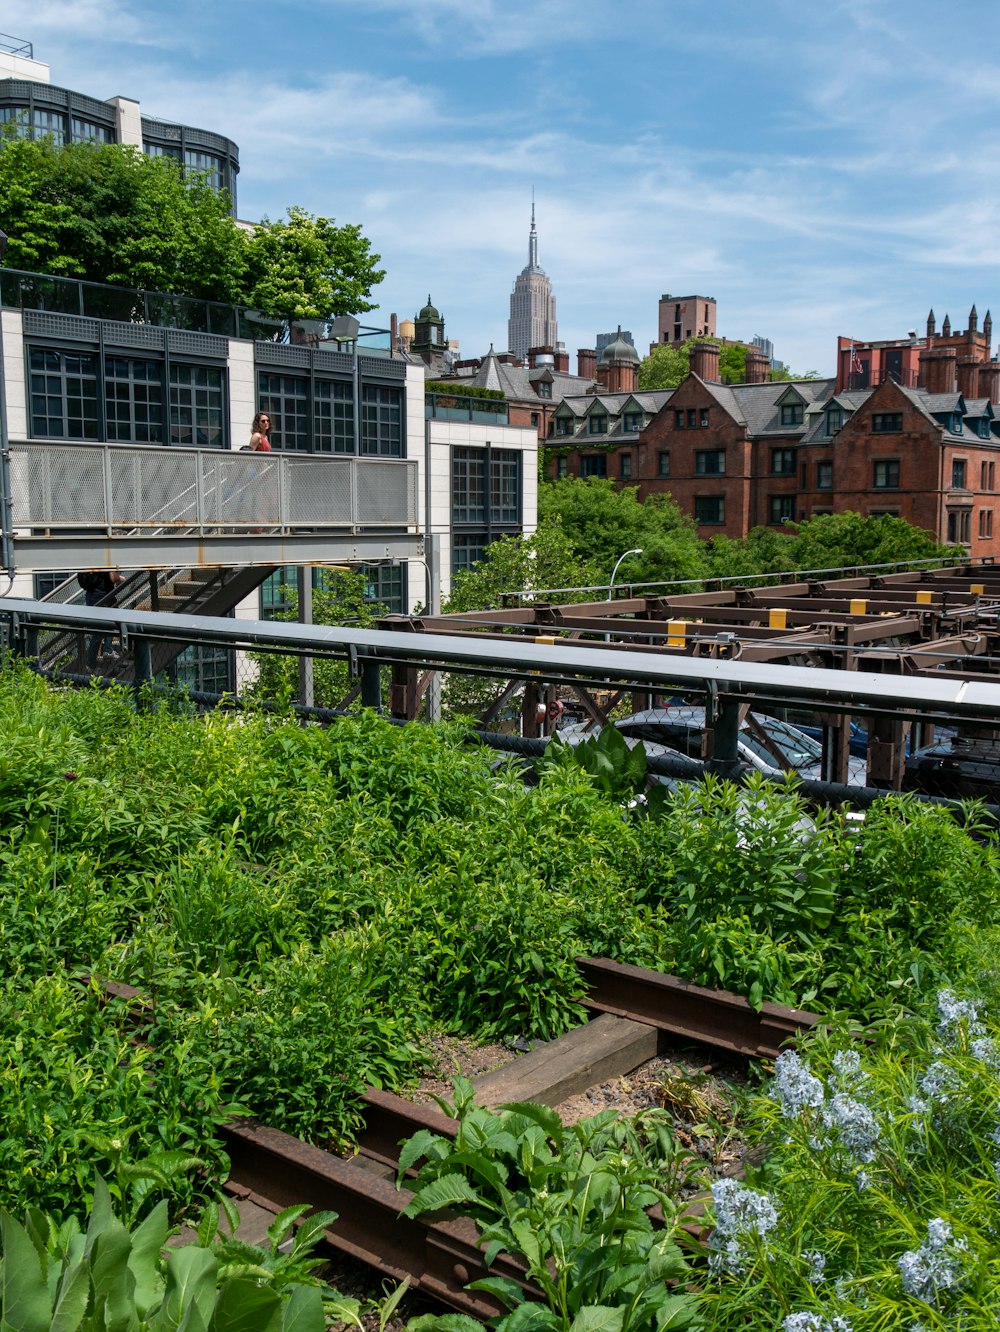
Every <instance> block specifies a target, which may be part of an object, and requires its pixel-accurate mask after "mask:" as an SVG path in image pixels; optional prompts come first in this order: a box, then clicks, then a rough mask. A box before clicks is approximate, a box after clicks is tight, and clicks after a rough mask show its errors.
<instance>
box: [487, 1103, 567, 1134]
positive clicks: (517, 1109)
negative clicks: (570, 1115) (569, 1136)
mask: <svg viewBox="0 0 1000 1332" xmlns="http://www.w3.org/2000/svg"><path fill="white" fill-rule="evenodd" d="M502 1108H503V1109H504V1110H505V1111H512V1112H513V1113H514V1114H517V1115H523V1116H524V1118H525V1119H528V1120H530V1121H531V1122H532V1123H533V1124H537V1125H538V1126H539V1128H541V1129H543V1130H544V1131H545V1135H546V1137H549V1138H553V1139H555V1141H556V1142H561V1141H562V1138H563V1134H564V1132H565V1129H564V1127H563V1122H562V1120H561V1119H560V1118H559V1116H558V1115H557V1114H556V1112H555V1111H554V1110H552V1109H551V1108H550V1107H549V1106H547V1105H536V1104H535V1102H534V1101H511V1102H510V1103H509V1104H508V1105H505V1106H503V1107H502Z"/></svg>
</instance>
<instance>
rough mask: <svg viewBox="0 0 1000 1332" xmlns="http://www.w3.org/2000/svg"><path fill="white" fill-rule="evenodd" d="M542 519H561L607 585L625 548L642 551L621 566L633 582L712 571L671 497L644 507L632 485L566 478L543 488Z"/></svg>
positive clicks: (660, 497) (656, 498) (704, 549)
mask: <svg viewBox="0 0 1000 1332" xmlns="http://www.w3.org/2000/svg"><path fill="white" fill-rule="evenodd" d="M538 515H539V520H540V521H544V520H545V519H546V518H557V519H558V520H559V522H560V524H561V527H562V530H563V532H564V533H565V535H566V537H567V538H568V539H569V540H570V542H571V543H572V546H573V548H574V550H575V551H576V553H577V554H578V555H579V556H580V557H581V558H582V557H584V556H586V557H587V558H588V559H590V560H592V561H593V562H594V564H596V566H597V567H598V569H599V570H600V578H599V579H598V580H597V581H598V582H602V583H607V582H608V580H609V579H610V577H611V573H612V571H613V569H614V566H615V563H616V561H617V560H618V557H619V556H620V555H623V554H624V553H625V551H627V550H633V549H640V550H641V551H642V554H641V555H633V556H630V557H629V559H628V561H627V563H624V564H623V565H622V567H621V577H622V578H623V579H625V580H627V581H629V582H635V583H644V582H676V581H681V580H684V579H690V578H702V577H704V576H705V575H706V574H707V572H708V561H707V558H706V553H707V547H706V546H705V545H704V543H703V542H701V541H699V540H698V537H697V535H696V532H695V527H694V523H693V522H692V520H691V519H690V518H688V517H686V516H685V515H684V514H682V513H681V511H680V509H679V508H678V507H677V505H676V504H675V503H674V501H673V499H672V498H671V497H670V496H669V495H651V496H649V498H648V499H646V500H645V501H643V502H642V503H640V501H639V492H638V489H637V488H636V487H634V486H630V487H627V488H625V489H622V490H619V489H617V488H616V486H615V483H614V482H613V481H611V480H607V479H604V478H601V477H590V478H588V479H587V480H583V479H581V478H578V477H564V478H563V479H562V480H561V481H553V482H550V483H549V484H547V485H544V486H541V487H540V488H539V494H538Z"/></svg>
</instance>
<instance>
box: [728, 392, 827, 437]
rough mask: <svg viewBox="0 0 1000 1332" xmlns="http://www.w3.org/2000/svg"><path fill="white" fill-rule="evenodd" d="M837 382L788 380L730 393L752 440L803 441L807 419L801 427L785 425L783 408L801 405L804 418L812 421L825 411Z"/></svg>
mask: <svg viewBox="0 0 1000 1332" xmlns="http://www.w3.org/2000/svg"><path fill="white" fill-rule="evenodd" d="M835 383H836V380H834V379H797V380H794V381H792V382H791V383H789V382H788V381H787V380H786V381H778V382H777V383H765V384H734V385H733V386H732V388H731V389H730V392H731V393H732V394H733V397H734V399H735V401H736V403H737V404H738V407H739V412H740V414H741V416H742V419H743V421H744V422H745V423H746V428H747V434H748V435H749V436H751V438H752V437H754V436H756V435H788V436H789V437H790V438H800V437H801V436H802V435H804V434H805V432H806V420H804V421H803V422H802V424H800V425H782V424H781V410H780V409H781V407H782V405H783V404H787V403H788V402H795V403H799V402H801V403H802V405H803V407H804V409H805V410H804V412H803V416H804V417H806V418H807V419H808V416H809V415H811V414H813V413H814V412H815V413H819V412H821V411H822V409H823V405H824V404H825V402H826V400H827V399H828V398H829V397H830V395H831V394H832V392H833V387H834V384H835ZM789 390H791V392H790V391H789ZM737 419H739V418H737Z"/></svg>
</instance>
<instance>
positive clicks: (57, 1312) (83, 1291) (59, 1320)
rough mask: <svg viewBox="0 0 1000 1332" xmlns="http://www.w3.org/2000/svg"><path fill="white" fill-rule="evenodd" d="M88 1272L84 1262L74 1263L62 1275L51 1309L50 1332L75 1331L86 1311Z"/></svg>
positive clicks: (88, 1286)
mask: <svg viewBox="0 0 1000 1332" xmlns="http://www.w3.org/2000/svg"><path fill="white" fill-rule="evenodd" d="M89 1299H90V1273H89V1272H88V1270H87V1266H86V1264H85V1263H82V1262H80V1263H75V1264H74V1265H73V1266H72V1267H70V1268H67V1270H66V1271H65V1272H64V1273H63V1275H62V1280H61V1281H60V1282H59V1289H58V1290H57V1292H56V1300H55V1306H54V1308H53V1310H52V1322H51V1324H50V1332H76V1329H77V1328H78V1327H79V1326H80V1324H81V1322H82V1321H83V1316H84V1314H85V1313H86V1312H87V1301H88V1300H89Z"/></svg>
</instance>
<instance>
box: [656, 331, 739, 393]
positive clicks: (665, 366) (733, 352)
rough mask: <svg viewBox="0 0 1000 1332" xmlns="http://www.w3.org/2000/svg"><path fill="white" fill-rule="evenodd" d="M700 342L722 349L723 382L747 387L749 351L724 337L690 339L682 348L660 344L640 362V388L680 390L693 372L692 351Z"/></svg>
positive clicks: (682, 344) (721, 377) (720, 368)
mask: <svg viewBox="0 0 1000 1332" xmlns="http://www.w3.org/2000/svg"><path fill="white" fill-rule="evenodd" d="M696 342H714V343H717V344H718V347H719V379H720V380H721V382H722V383H723V384H743V383H745V382H746V377H747V349H746V347H744V346H743V345H742V344H741V343H738V342H723V341H722V339H721V338H688V340H687V341H686V342H683V343H681V345H680V346H679V347H672V346H670V345H669V344H668V343H665V342H663V343H660V344H659V346H656V347H654V348H653V350H652V351H651V352H650V353H649V355H648V356H646V357H644V358H643V360H642V361H640V362H639V388H640V389H666V388H676V387H677V386H678V384H681V383H683V381H684V380H685V379H687V377H688V375H689V374H690V371H691V348H692V347H693V346H694V345H695V343H696Z"/></svg>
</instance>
